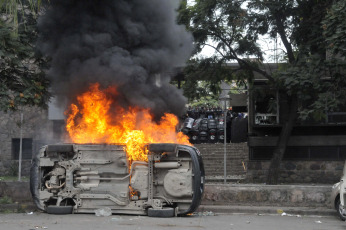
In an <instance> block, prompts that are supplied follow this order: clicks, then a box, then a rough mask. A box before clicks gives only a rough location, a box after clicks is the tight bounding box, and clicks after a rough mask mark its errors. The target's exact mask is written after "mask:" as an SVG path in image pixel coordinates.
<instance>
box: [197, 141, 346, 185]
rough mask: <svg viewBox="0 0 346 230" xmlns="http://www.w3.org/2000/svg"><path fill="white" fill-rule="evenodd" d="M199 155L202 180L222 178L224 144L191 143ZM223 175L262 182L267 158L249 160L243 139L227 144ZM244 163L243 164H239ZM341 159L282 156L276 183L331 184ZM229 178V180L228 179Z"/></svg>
mask: <svg viewBox="0 0 346 230" xmlns="http://www.w3.org/2000/svg"><path fill="white" fill-rule="evenodd" d="M195 147H197V148H198V149H199V150H200V152H201V154H202V157H203V161H204V166H205V172H206V181H207V182H212V181H215V179H218V178H219V179H220V180H219V181H222V180H223V175H224V163H223V159H224V145H223V144H200V145H195ZM226 149H227V155H226V156H227V158H226V159H227V167H226V169H227V170H226V172H227V177H228V179H234V180H232V181H233V182H236V181H238V182H241V183H265V181H266V177H267V171H268V168H269V164H270V161H269V160H265V161H252V160H249V149H248V146H247V143H239V144H235V143H230V144H227V148H226ZM243 163H244V164H243ZM343 166H344V161H327V160H324V161H322V160H320V161H318V160H314V161H294V160H285V161H283V162H282V164H281V166H280V178H279V183H288V184H294V183H317V184H333V183H336V182H338V181H339V180H340V177H341V174H342V170H343ZM228 181H229V180H228Z"/></svg>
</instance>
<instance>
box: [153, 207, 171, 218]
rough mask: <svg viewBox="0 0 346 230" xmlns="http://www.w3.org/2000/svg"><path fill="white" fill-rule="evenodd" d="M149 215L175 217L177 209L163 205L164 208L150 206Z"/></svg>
mask: <svg viewBox="0 0 346 230" xmlns="http://www.w3.org/2000/svg"><path fill="white" fill-rule="evenodd" d="M148 216H149V217H174V216H175V209H174V208H171V207H163V208H162V209H153V208H148Z"/></svg>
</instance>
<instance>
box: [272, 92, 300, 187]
mask: <svg viewBox="0 0 346 230" xmlns="http://www.w3.org/2000/svg"><path fill="white" fill-rule="evenodd" d="M297 110H298V102H297V98H296V97H294V96H293V97H291V100H290V103H289V113H288V116H287V119H285V121H284V122H283V126H282V129H281V132H280V136H279V140H278V143H277V144H276V147H275V149H274V153H273V158H272V160H271V162H270V166H269V170H268V174H267V181H266V183H267V184H277V183H278V179H279V172H280V171H279V168H280V164H281V161H282V158H283V156H284V154H285V151H286V146H287V143H288V140H289V138H290V135H291V132H292V129H293V125H294V123H295V120H296V117H297Z"/></svg>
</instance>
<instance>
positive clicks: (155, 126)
mask: <svg viewBox="0 0 346 230" xmlns="http://www.w3.org/2000/svg"><path fill="white" fill-rule="evenodd" d="M99 87H100V85H99V84H98V83H95V84H92V85H91V86H90V89H89V91H88V92H85V93H83V94H82V95H80V96H78V97H77V101H78V105H75V104H71V106H70V109H69V110H68V111H66V112H65V114H66V115H67V116H68V118H67V124H66V129H67V131H68V133H69V136H70V138H71V140H72V141H73V142H75V143H115V144H125V145H126V151H127V154H128V157H129V160H130V161H137V160H140V161H147V155H146V153H145V152H144V148H143V147H144V145H145V144H148V143H179V144H186V145H191V144H190V143H189V140H188V137H187V136H186V135H184V134H183V133H181V132H178V133H177V132H176V126H177V125H178V123H179V121H178V118H177V117H176V116H175V115H173V114H170V113H166V114H164V116H163V117H161V120H160V122H159V123H155V122H154V121H153V116H152V115H151V114H150V111H149V109H145V108H139V107H130V108H127V109H125V108H123V107H121V106H120V105H117V103H116V101H114V98H116V96H118V93H117V91H116V88H115V87H108V88H107V89H105V90H103V91H101V90H100V89H99ZM114 109H115V110H114ZM110 111H116V112H112V113H111V112H110Z"/></svg>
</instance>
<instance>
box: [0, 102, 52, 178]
mask: <svg viewBox="0 0 346 230" xmlns="http://www.w3.org/2000/svg"><path fill="white" fill-rule="evenodd" d="M22 113H23V125H22V132H23V136H22V137H23V138H32V140H33V142H32V143H33V146H32V148H33V152H35V151H37V150H38V148H39V147H40V146H41V145H42V144H45V143H46V142H47V141H48V140H52V139H53V133H52V130H53V128H52V126H53V123H52V121H49V120H48V112H47V110H44V109H40V108H37V107H27V108H23V110H22ZM20 114H21V112H19V111H17V112H7V113H4V112H0V175H11V174H13V172H15V171H16V170H18V160H13V156H12V139H13V138H20V121H21V118H20V117H21V115H20ZM29 166H30V160H23V162H22V175H28V174H29V169H30V167H29Z"/></svg>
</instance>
